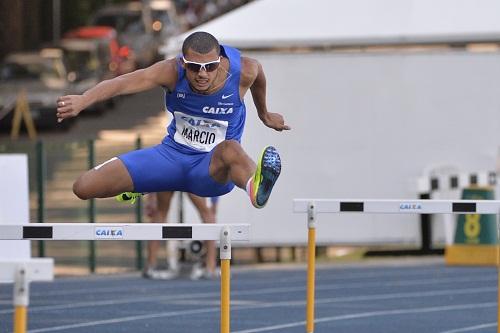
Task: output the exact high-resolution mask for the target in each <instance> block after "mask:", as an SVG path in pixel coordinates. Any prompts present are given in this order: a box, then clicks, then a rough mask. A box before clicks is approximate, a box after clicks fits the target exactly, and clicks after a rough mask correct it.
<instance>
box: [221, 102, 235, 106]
mask: <svg viewBox="0 0 500 333" xmlns="http://www.w3.org/2000/svg"><path fill="white" fill-rule="evenodd" d="M217 105H219V106H220V105H222V106H233V105H234V103H232V102H228V103H225V102H217Z"/></svg>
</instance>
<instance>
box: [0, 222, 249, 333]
mask: <svg viewBox="0 0 500 333" xmlns="http://www.w3.org/2000/svg"><path fill="white" fill-rule="evenodd" d="M183 239H186V240H200V241H202V240H219V241H220V244H219V247H220V261H221V296H220V297H221V303H220V309H221V317H220V332H221V333H229V332H230V276H231V275H230V260H231V242H232V241H248V240H249V239H250V226H249V225H248V224H184V223H182V224H180V223H168V224H166V223H140V224H124V223H106V224H104V223H40V224H34V223H31V224H9V225H0V240H183ZM3 265H4V264H3V263H2V262H0V268H2V269H0V271H3V267H4V266H3ZM17 275H19V274H17ZM20 280H21V279H20V278H18V279H16V281H15V283H16V285H18V284H19V283H23V282H22V281H20ZM24 290H25V291H26V293H25V294H24V295H22V297H24V298H25V299H28V298H29V295H28V293H27V289H24ZM15 333H25V331H21V330H16V331H15Z"/></svg>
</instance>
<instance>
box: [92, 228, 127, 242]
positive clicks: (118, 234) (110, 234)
mask: <svg viewBox="0 0 500 333" xmlns="http://www.w3.org/2000/svg"><path fill="white" fill-rule="evenodd" d="M95 237H96V238H97V239H121V238H123V227H96V228H95Z"/></svg>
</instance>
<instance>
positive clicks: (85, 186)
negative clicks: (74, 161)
mask: <svg viewBox="0 0 500 333" xmlns="http://www.w3.org/2000/svg"><path fill="white" fill-rule="evenodd" d="M87 178H88V177H86V175H85V174H83V175H81V176H80V177H78V179H77V180H76V181H75V182H74V183H73V193H74V194H75V195H76V196H77V197H78V198H80V199H82V200H88V199H93V198H95V197H96V196H95V193H94V190H93V189H92V185H91V182H90V181H89V180H88V179H87Z"/></svg>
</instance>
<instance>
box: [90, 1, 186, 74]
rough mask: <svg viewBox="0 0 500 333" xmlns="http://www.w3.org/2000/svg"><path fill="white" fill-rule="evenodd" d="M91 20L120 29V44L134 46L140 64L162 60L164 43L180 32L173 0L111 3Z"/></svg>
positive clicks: (132, 48) (93, 23)
mask: <svg viewBox="0 0 500 333" xmlns="http://www.w3.org/2000/svg"><path fill="white" fill-rule="evenodd" d="M91 23H92V25H99V26H110V27H113V28H114V29H116V31H117V32H118V40H119V42H120V44H121V45H126V46H128V47H130V49H131V50H132V52H133V54H134V57H135V59H136V62H137V65H138V66H139V67H146V66H149V65H151V64H152V63H153V62H154V61H156V60H158V59H159V53H158V48H159V47H160V45H162V44H163V43H164V41H165V39H167V38H168V37H170V36H173V35H176V34H178V33H179V32H180V24H179V20H178V18H177V14H176V11H175V6H174V3H173V2H172V1H169V0H153V1H150V2H149V5H148V6H144V5H143V4H142V3H140V2H131V3H128V4H125V5H112V6H108V7H105V8H103V9H101V10H99V11H98V12H97V13H96V14H95V15H94V17H93V19H92V22H91Z"/></svg>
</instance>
